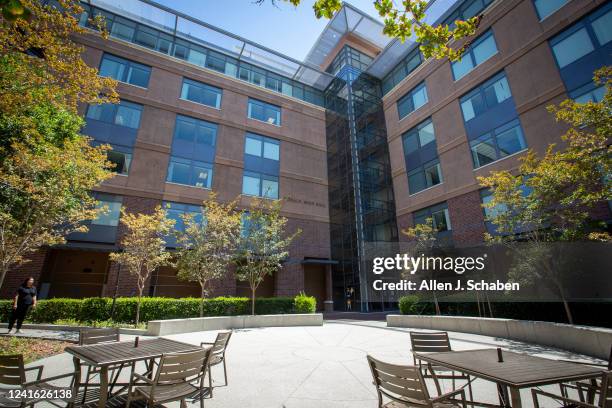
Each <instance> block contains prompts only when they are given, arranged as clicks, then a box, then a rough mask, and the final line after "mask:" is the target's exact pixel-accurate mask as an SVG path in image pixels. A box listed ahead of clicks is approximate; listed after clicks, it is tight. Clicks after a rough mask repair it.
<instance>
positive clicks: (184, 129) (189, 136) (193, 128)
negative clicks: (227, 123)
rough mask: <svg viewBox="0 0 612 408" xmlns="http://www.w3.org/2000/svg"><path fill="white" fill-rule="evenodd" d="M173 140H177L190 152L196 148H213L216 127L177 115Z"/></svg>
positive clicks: (212, 124)
mask: <svg viewBox="0 0 612 408" xmlns="http://www.w3.org/2000/svg"><path fill="white" fill-rule="evenodd" d="M174 140H179V141H181V142H182V143H183V144H184V147H185V148H187V149H190V150H194V149H196V148H197V147H198V146H215V143H216V140H217V125H216V124H214V123H210V122H206V121H203V120H199V119H195V118H190V117H189V116H183V115H177V117H176V125H175V129H174Z"/></svg>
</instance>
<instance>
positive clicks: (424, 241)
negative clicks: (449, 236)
mask: <svg viewBox="0 0 612 408" xmlns="http://www.w3.org/2000/svg"><path fill="white" fill-rule="evenodd" d="M402 234H404V235H406V236H407V237H408V239H410V240H411V241H412V242H413V243H414V247H413V250H414V253H415V254H417V255H418V254H427V255H431V254H432V253H433V252H434V250H435V249H436V248H437V247H438V230H437V229H436V228H435V227H434V223H433V219H432V218H431V217H430V218H427V219H426V220H425V222H424V223H422V224H416V225H415V226H413V227H409V228H406V229H404V230H402ZM412 272H413V271H411V270H406V271H404V272H403V273H402V277H403V278H408V277H410V276H411V273H412ZM429 274H430V276H429V278H432V276H431V271H429ZM432 294H433V300H434V306H435V309H436V314H437V315H440V314H442V313H441V311H440V304H439V303H438V297H437V296H436V291H435V290H433V291H432Z"/></svg>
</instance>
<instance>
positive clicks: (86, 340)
mask: <svg viewBox="0 0 612 408" xmlns="http://www.w3.org/2000/svg"><path fill="white" fill-rule="evenodd" d="M120 340H121V336H120V334H119V328H117V327H108V328H95V329H89V328H88V329H80V330H79V346H90V345H94V344H101V343H112V342H119V341H120ZM82 364H83V365H87V371H86V372H85V382H84V383H83V391H82V396H81V395H79V397H80V398H81V403H83V404H84V403H85V402H86V399H87V390H88V388H89V387H90V386H91V385H99V384H93V383H92V384H90V380H91V379H93V378H94V377H95V375H96V374H98V373H99V372H100V369H98V368H96V367H92V366H90V365H88V364H87V363H86V362H82ZM123 367H124V364H115V365H112V366H109V372H111V382H110V383H111V384H115V383H116V382H117V379H118V378H119V374H120V373H121V370H122V369H123ZM113 371H114V373H113ZM111 389H112V386H111Z"/></svg>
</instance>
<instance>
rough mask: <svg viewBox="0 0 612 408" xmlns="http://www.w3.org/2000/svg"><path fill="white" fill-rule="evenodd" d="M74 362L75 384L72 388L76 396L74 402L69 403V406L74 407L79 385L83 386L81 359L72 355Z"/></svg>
mask: <svg viewBox="0 0 612 408" xmlns="http://www.w3.org/2000/svg"><path fill="white" fill-rule="evenodd" d="M72 364H74V384H73V385H72V386H73V388H72V389H73V390H74V391H73V393H74V398H73V402H72V403H70V404H68V406H69V407H73V406H74V405H75V404H74V402H75V401H76V400H77V398H78V395H79V387H80V386H81V360H79V359H78V358H76V357H72Z"/></svg>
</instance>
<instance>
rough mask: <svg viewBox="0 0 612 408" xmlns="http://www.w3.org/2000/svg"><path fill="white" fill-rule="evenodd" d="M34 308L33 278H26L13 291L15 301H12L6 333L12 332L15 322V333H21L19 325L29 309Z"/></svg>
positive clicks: (34, 290)
mask: <svg viewBox="0 0 612 408" xmlns="http://www.w3.org/2000/svg"><path fill="white" fill-rule="evenodd" d="M32 307H36V287H35V286H34V278H32V277H31V276H30V277H29V278H27V279H26V280H25V281H23V283H22V284H21V286H19V288H17V290H16V291H15V300H14V301H13V311H12V313H11V317H10V318H9V324H8V333H10V332H11V330H13V325H14V324H15V322H17V330H16V331H15V333H21V325H22V324H23V321H24V320H25V318H26V315H27V314H28V312H29V311H30V308H32Z"/></svg>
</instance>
